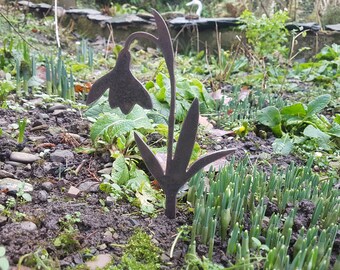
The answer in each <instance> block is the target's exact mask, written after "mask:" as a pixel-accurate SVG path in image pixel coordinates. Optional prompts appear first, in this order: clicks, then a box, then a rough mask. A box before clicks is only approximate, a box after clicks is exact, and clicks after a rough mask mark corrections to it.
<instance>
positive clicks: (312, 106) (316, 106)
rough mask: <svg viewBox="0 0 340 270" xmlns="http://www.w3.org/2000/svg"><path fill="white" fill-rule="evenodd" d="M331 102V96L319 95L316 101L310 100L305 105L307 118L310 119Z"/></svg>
mask: <svg viewBox="0 0 340 270" xmlns="http://www.w3.org/2000/svg"><path fill="white" fill-rule="evenodd" d="M330 101H331V95H329V94H326V95H321V96H318V97H317V98H316V99H314V100H312V101H311V102H309V103H308V105H307V117H311V116H313V115H315V114H317V113H319V112H321V110H322V109H324V108H325V107H326V106H327V105H328V103H329V102H330Z"/></svg>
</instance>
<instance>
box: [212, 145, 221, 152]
mask: <svg viewBox="0 0 340 270" xmlns="http://www.w3.org/2000/svg"><path fill="white" fill-rule="evenodd" d="M221 149H222V146H221V145H215V146H214V150H216V151H218V150H221Z"/></svg>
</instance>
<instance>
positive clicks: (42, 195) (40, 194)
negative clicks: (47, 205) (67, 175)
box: [37, 190, 48, 202]
mask: <svg viewBox="0 0 340 270" xmlns="http://www.w3.org/2000/svg"><path fill="white" fill-rule="evenodd" d="M37 198H38V200H39V201H40V202H46V201H47V199H48V193H47V191H46V190H39V191H38V194H37Z"/></svg>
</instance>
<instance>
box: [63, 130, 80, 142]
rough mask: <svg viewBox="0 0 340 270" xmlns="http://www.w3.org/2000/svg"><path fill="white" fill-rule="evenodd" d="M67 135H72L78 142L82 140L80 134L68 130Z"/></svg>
mask: <svg viewBox="0 0 340 270" xmlns="http://www.w3.org/2000/svg"><path fill="white" fill-rule="evenodd" d="M65 135H66V136H71V137H72V138H73V139H75V140H77V141H78V142H80V141H81V136H80V135H79V134H75V133H70V132H67V133H65Z"/></svg>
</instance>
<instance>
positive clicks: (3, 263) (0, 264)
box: [0, 258, 9, 270]
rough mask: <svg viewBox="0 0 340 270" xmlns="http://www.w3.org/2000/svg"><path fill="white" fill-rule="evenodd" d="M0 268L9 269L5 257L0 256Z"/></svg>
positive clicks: (2, 269)
mask: <svg viewBox="0 0 340 270" xmlns="http://www.w3.org/2000/svg"><path fill="white" fill-rule="evenodd" d="M0 269H1V270H8V269H9V262H8V260H7V259H6V258H0Z"/></svg>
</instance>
